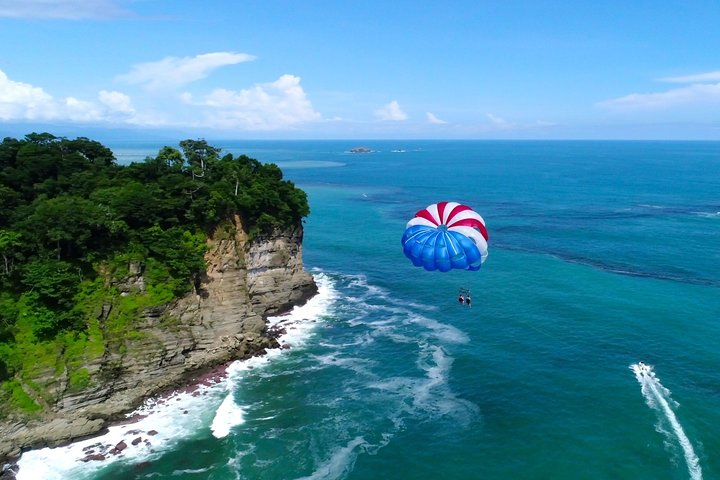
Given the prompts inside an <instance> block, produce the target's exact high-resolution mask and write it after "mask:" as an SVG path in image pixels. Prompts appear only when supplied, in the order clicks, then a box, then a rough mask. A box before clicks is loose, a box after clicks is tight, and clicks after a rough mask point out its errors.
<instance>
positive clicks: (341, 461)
mask: <svg viewBox="0 0 720 480" xmlns="http://www.w3.org/2000/svg"><path fill="white" fill-rule="evenodd" d="M366 444H367V442H365V440H364V439H363V438H362V437H356V438H354V439H353V440H351V441H350V442H348V443H347V445H345V446H343V447H340V448H337V449H336V450H335V451H333V452H332V454H331V455H330V458H328V459H327V460H326V461H325V462H323V463H322V464H321V465H320V466H319V467H318V468H317V469H316V470H315V471H314V472H313V473H312V474H310V475H309V476H307V477H300V478H298V479H296V480H339V479H341V478H345V477H347V476H348V474H349V473H350V472H351V471H352V469H353V467H354V466H355V460H357V457H358V454H359V453H360V452H359V451H358V450H360V449H359V448H358V447H362V446H363V445H366Z"/></svg>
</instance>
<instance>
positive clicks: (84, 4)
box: [0, 0, 130, 20]
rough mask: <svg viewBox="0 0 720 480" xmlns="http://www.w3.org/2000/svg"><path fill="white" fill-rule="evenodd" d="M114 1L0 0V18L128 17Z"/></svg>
mask: <svg viewBox="0 0 720 480" xmlns="http://www.w3.org/2000/svg"><path fill="white" fill-rule="evenodd" d="M119 3H121V2H118V1H116V0H0V18H2V17H6V18H37V19H41V18H44V19H60V20H83V19H93V18H95V19H101V18H112V17H121V16H128V15H130V12H128V11H127V10H125V9H123V8H122V7H121V6H120V5H119Z"/></svg>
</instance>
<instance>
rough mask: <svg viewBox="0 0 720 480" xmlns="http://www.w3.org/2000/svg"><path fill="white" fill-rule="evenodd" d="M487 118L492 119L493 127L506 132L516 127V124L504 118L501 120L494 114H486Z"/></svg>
mask: <svg viewBox="0 0 720 480" xmlns="http://www.w3.org/2000/svg"><path fill="white" fill-rule="evenodd" d="M485 116H486V117H487V118H488V119H490V123H492V124H493V126H495V127H496V128H499V129H502V130H506V129H509V128H514V127H515V124H514V123H511V122H508V121H507V120H505V119H504V118H500V117H498V116H496V115H493V114H492V113H487V114H485Z"/></svg>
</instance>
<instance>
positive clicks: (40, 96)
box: [0, 70, 135, 123]
mask: <svg viewBox="0 0 720 480" xmlns="http://www.w3.org/2000/svg"><path fill="white" fill-rule="evenodd" d="M98 98H99V100H100V103H96V102H91V101H86V100H81V99H78V98H75V97H66V98H60V99H57V98H54V97H53V96H52V95H50V94H48V93H47V92H45V91H44V90H43V89H42V88H40V87H36V86H33V85H30V84H28V83H23V82H16V81H14V80H11V79H9V78H8V76H7V75H6V74H5V72H3V71H2V70H0V120H6V121H13V120H15V121H18V120H19V121H47V120H60V121H71V122H89V121H91V122H103V121H110V120H115V121H117V120H120V121H124V122H128V123H134V122H135V119H134V117H133V114H134V109H133V108H132V106H131V103H130V98H129V97H128V96H127V95H125V94H123V93H120V92H109V91H105V90H103V91H101V92H99V94H98ZM118 114H122V115H120V116H118Z"/></svg>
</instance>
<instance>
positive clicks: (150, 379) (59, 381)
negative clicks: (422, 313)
mask: <svg viewBox="0 0 720 480" xmlns="http://www.w3.org/2000/svg"><path fill="white" fill-rule="evenodd" d="M208 247H209V248H208V253H207V254H206V256H205V259H206V262H207V265H208V269H207V272H206V273H205V275H204V276H203V277H202V278H200V279H199V280H198V282H197V284H196V289H195V292H192V293H191V294H188V295H186V296H185V297H183V298H181V299H179V300H177V301H175V302H174V303H172V304H169V305H166V306H164V307H161V308H154V309H149V310H146V311H144V312H143V314H142V317H141V318H138V319H136V322H135V324H134V329H135V330H136V333H135V334H134V335H133V336H132V338H124V339H122V341H120V342H119V343H118V342H113V341H112V340H107V341H106V345H105V352H104V354H103V356H102V358H100V359H98V360H96V361H94V362H91V363H89V364H88V365H86V366H85V367H86V368H87V370H88V372H89V375H90V378H91V382H89V385H90V386H89V387H87V388H86V389H84V390H82V391H75V392H73V391H72V390H71V389H68V381H67V379H66V378H63V377H64V376H66V375H63V376H60V378H54V379H52V381H50V382H48V383H50V384H51V385H53V388H54V390H55V392H54V393H55V398H57V401H56V402H55V403H54V404H52V405H47V406H46V413H44V414H43V417H42V419H40V420H38V421H34V422H30V423H26V422H24V421H21V420H18V419H15V420H13V419H6V420H5V421H4V422H3V423H0V460H1V459H7V458H10V457H13V456H16V455H18V454H19V453H20V452H21V449H24V448H37V447H44V446H58V445H62V444H67V443H69V442H71V441H73V440H77V439H79V438H82V437H84V436H88V435H91V434H93V433H96V432H98V431H100V430H101V429H103V428H104V427H105V426H106V425H107V424H108V423H109V422H111V421H113V420H118V419H120V418H121V416H122V414H123V413H125V412H128V411H130V410H132V409H134V408H136V407H137V406H139V405H140V404H141V403H142V401H143V400H144V399H145V398H147V397H149V396H151V395H153V394H156V393H158V392H160V391H163V390H167V389H170V388H173V387H177V386H180V385H183V384H185V383H187V382H188V380H189V378H190V377H191V376H192V375H197V374H200V373H202V372H203V371H204V370H207V369H210V368H212V367H214V366H216V365H219V364H222V363H225V362H228V361H231V360H235V359H242V358H247V357H250V356H253V355H257V354H261V353H263V352H264V350H265V349H266V348H272V347H278V346H279V345H278V344H277V341H276V340H275V339H274V338H273V337H272V336H271V335H269V334H268V332H267V328H266V322H265V319H266V317H267V316H268V315H273V314H278V313H282V312H286V311H288V310H290V309H291V308H292V307H293V306H294V305H298V304H301V303H303V302H305V301H306V300H307V299H309V298H310V297H312V296H313V295H314V294H315V293H316V292H317V286H316V285H315V282H314V281H313V278H312V276H311V275H310V274H309V273H307V272H306V271H304V270H303V263H302V228H301V227H300V226H298V227H297V228H296V229H294V230H292V231H286V232H277V233H276V234H273V235H270V236H267V237H263V238H256V239H254V240H253V241H252V242H249V241H248V238H247V235H246V234H245V232H244V230H243V228H242V224H241V222H240V219H239V218H238V217H236V218H234V219H233V220H232V225H231V228H229V229H228V228H225V229H224V230H223V232H222V235H221V234H220V233H218V234H216V235H215V236H214V237H213V238H210V239H209V240H208ZM131 276H134V278H131V279H129V280H127V281H126V282H124V285H125V286H127V289H128V291H131V290H142V289H144V287H145V283H144V280H143V279H142V277H141V269H140V268H138V267H137V266H132V268H131ZM122 289H123V287H122V286H121V290H122ZM111 311H112V305H105V306H104V307H103V309H102V311H101V312H98V318H99V319H100V322H101V324H102V320H103V318H107V316H108V314H109V313H110V312H111Z"/></svg>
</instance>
